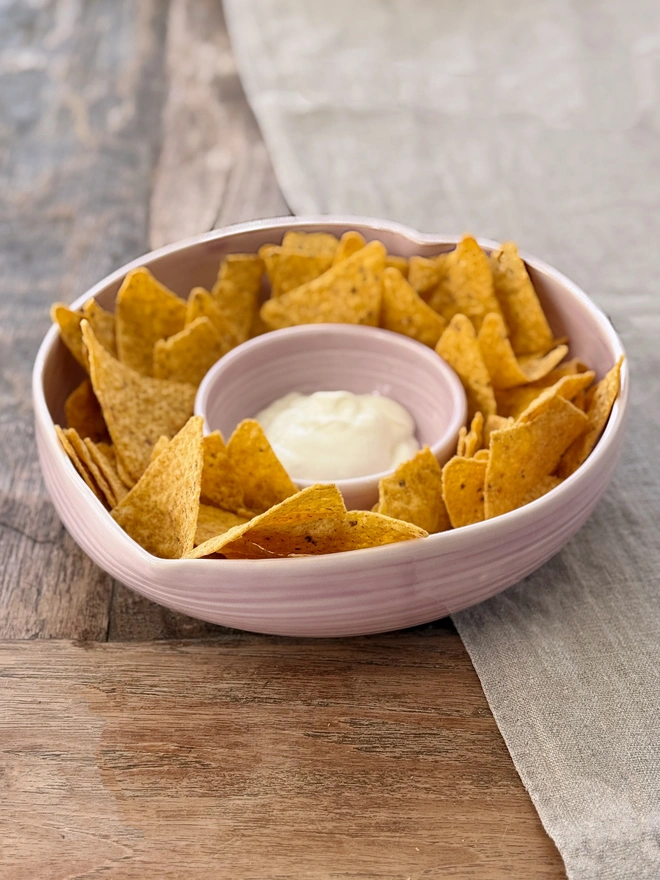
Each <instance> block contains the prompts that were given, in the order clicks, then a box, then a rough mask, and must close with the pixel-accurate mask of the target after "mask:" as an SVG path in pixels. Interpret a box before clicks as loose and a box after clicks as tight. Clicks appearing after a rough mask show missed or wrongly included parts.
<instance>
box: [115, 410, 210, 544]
mask: <svg viewBox="0 0 660 880" xmlns="http://www.w3.org/2000/svg"><path fill="white" fill-rule="evenodd" d="M203 421H204V420H203V419H202V418H201V416H193V417H192V418H191V419H189V421H188V422H187V423H186V424H185V425H184V427H183V428H182V429H181V430H180V431H179V433H178V434H177V435H176V436H175V437H174V438H173V439H172V440H171V441H170V443H168V444H167V446H166V448H165V449H164V450H163V451H162V452H161V454H160V455H159V456H158V458H156V459H155V460H154V461H152V462H151V464H150V465H149V467H148V468H147V469H146V471H145V472H144V474H143V475H142V476H141V477H140V479H139V480H138V482H137V483H136V484H135V486H134V487H133V488H132V489H131V491H130V492H129V493H128V495H126V497H125V498H124V499H122V501H121V502H120V503H119V504H118V505H117V506H116V507H115V508H114V510H113V511H112V518H113V519H114V520H115V522H117V523H119V525H120V526H121V527H122V529H124V531H125V532H127V533H128V534H129V535H130V536H131V538H133V540H134V541H137V543H138V544H140V546H141V547H143V548H144V549H145V550H146V551H147V552H148V553H152V554H153V555H154V556H160V557H161V558H163V559H179V558H180V557H181V556H185V554H186V553H189V552H190V551H191V550H192V548H193V542H194V538H195V532H196V529H197V516H198V513H199V490H200V485H201V480H202V425H203Z"/></svg>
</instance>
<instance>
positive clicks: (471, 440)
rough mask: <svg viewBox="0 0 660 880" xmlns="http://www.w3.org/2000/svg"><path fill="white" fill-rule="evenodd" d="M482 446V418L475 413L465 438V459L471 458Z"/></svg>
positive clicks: (478, 413)
mask: <svg viewBox="0 0 660 880" xmlns="http://www.w3.org/2000/svg"><path fill="white" fill-rule="evenodd" d="M483 445H484V417H483V416H482V414H481V413H480V412H476V413H475V414H474V417H473V419H472V424H471V425H470V430H469V432H468V434H467V436H466V437H465V457H466V458H472V457H473V456H474V454H475V452H477V450H479V449H481V447H482V446H483Z"/></svg>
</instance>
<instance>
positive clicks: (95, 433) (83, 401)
mask: <svg viewBox="0 0 660 880" xmlns="http://www.w3.org/2000/svg"><path fill="white" fill-rule="evenodd" d="M81 338H82V335H81ZM64 415H65V417H66V424H67V427H68V428H73V429H74V430H76V431H77V432H78V434H80V436H81V437H89V438H91V439H92V440H94V441H95V442H96V441H97V440H107V439H108V429H107V428H106V425H105V421H104V419H103V413H102V412H101V407H100V406H99V402H98V400H97V399H96V395H95V394H94V389H93V388H92V383H91V382H90V381H89V379H83V381H82V382H81V383H80V385H78V387H77V388H76V389H75V391H72V392H71V394H69V396H68V397H67V399H66V401H65V403H64Z"/></svg>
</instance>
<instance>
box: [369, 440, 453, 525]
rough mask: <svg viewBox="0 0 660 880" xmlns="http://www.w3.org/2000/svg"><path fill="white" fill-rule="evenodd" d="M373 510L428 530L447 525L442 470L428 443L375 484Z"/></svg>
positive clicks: (447, 518)
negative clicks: (375, 492)
mask: <svg viewBox="0 0 660 880" xmlns="http://www.w3.org/2000/svg"><path fill="white" fill-rule="evenodd" d="M378 495H379V501H378V505H377V507H376V508H375V512H376V513H382V514H383V515H384V516H390V517H392V518H393V519H399V520H403V521H404V522H408V523H412V524H413V525H416V526H419V527H420V528H421V529H424V530H425V531H427V532H429V533H432V532H444V531H445V530H446V529H448V528H449V517H448V516H447V510H446V508H445V504H444V501H443V500H442V470H441V469H440V465H439V464H438V462H437V459H436V457H435V455H433V453H432V452H431V450H430V449H429V448H428V446H425V447H424V448H423V449H420V451H419V452H418V453H417V454H416V455H415V456H414V458H411V459H410V461H404V462H403V464H400V465H399V467H398V468H397V469H396V470H395V471H394V473H393V474H390V475H389V476H388V477H383V479H382V480H381V481H380V483H379V484H378Z"/></svg>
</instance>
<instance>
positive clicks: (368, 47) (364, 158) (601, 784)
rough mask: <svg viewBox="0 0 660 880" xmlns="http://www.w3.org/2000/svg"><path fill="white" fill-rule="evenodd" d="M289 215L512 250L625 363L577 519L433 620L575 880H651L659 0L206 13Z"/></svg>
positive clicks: (658, 818) (657, 519)
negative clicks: (444, 626)
mask: <svg viewBox="0 0 660 880" xmlns="http://www.w3.org/2000/svg"><path fill="white" fill-rule="evenodd" d="M225 12H226V16H227V19H228V25H229V29H230V35H231V38H232V44H233V48H234V51H235V54H236V58H237V63H238V66H239V70H240V73H241V76H242V80H243V84H244V86H245V89H246V91H247V95H248V98H249V100H250V102H251V105H252V107H253V109H254V111H255V113H256V116H257V119H258V121H259V123H260V126H261V129H262V132H263V135H264V137H265V140H266V143H267V146H268V148H269V150H270V154H271V157H272V160H273V163H274V166H275V170H276V173H277V176H278V179H279V182H280V185H281V187H282V190H283V192H284V195H285V197H286V199H287V200H288V202H289V204H290V206H291V208H292V209H293V211H295V212H297V213H308V212H311V213H321V212H340V213H346V212H350V213H355V214H362V215H373V216H376V217H387V218H391V219H395V220H399V221H401V222H404V223H408V224H411V225H412V226H415V227H417V228H418V229H421V230H423V231H428V232H462V231H465V230H470V231H471V232H473V233H474V234H477V235H482V236H486V237H490V238H494V239H500V240H501V239H508V238H513V239H515V240H517V241H518V243H519V244H520V246H521V247H522V248H524V249H525V250H527V251H529V252H531V253H533V254H536V255H538V256H540V257H541V258H543V259H545V260H547V261H549V262H550V263H552V264H554V265H555V266H557V267H558V268H560V269H561V270H562V271H564V272H566V273H567V274H568V275H569V276H570V277H572V278H574V279H575V280H576V281H577V282H578V283H579V284H581V285H582V286H583V287H584V288H585V289H586V290H587V291H588V292H589V293H590V295H591V296H592V297H593V299H595V300H596V302H598V303H599V304H600V305H601V307H602V308H603V309H604V310H605V311H606V312H607V313H608V314H609V315H610V316H611V318H612V320H613V322H614V324H615V326H616V327H617V329H618V331H619V333H620V334H621V336H622V338H623V341H624V344H625V345H626V348H627V351H628V355H629V359H630V362H631V364H632V414H631V418H630V421H629V429H628V440H627V445H626V448H625V452H624V456H623V460H622V462H621V465H620V467H619V470H618V472H617V474H616V477H615V479H614V482H613V484H612V486H611V488H610V489H609V491H608V493H607V495H606V497H605V499H604V500H603V501H602V502H601V504H600V506H599V507H598V509H597V510H596V512H595V513H594V515H593V516H592V517H591V519H590V521H589V522H588V524H587V525H586V526H585V527H584V528H583V529H582V531H581V532H580V533H579V534H578V535H577V536H576V537H575V538H574V539H573V540H572V541H571V542H570V544H569V545H568V546H567V547H566V548H565V549H564V550H563V552H562V553H560V554H559V555H558V556H557V557H556V558H554V559H553V560H551V561H550V562H549V563H547V564H546V565H545V566H543V567H542V568H541V569H540V570H539V571H537V572H536V573H535V574H533V575H531V576H530V577H528V578H526V579H525V581H523V582H522V583H520V584H518V585H516V586H515V587H512V588H511V589H509V590H508V591H506V592H505V593H503V594H502V595H500V596H498V597H496V598H494V599H492V600H491V601H489V602H486V603H484V604H483V605H480V606H479V607H477V608H474V609H471V610H469V611H466V612H463V613H461V614H458V615H456V616H455V618H454V622H455V624H456V626H457V628H458V630H459V632H460V634H461V636H462V638H463V641H464V642H465V645H466V647H467V649H468V651H469V652H470V655H471V657H472V660H473V662H474V665H475V667H476V670H477V672H478V674H479V677H480V679H481V682H482V684H483V687H484V690H485V693H486V696H487V698H488V701H489V703H490V706H491V708H492V710H493V713H494V715H495V718H496V720H497V723H498V725H499V727H500V730H501V731H502V734H503V736H504V738H505V740H506V743H507V745H508V747H509V750H510V752H511V755H512V757H513V760H514V762H515V765H516V767H517V769H518V772H519V773H520V776H521V778H522V780H523V782H524V784H525V785H526V786H527V788H528V790H529V792H530V795H531V797H532V799H533V801H534V803H535V805H536V808H537V809H538V812H539V815H540V817H541V819H542V821H543V824H544V825H545V827H546V829H547V830H548V832H549V834H550V835H551V836H552V837H553V838H554V840H555V842H556V844H557V846H558V848H559V851H560V852H561V854H562V856H563V858H564V862H565V864H566V869H567V872H568V875H569V877H570V878H575V880H578V878H579V880H605V878H612V880H614V878H616V880H658V878H660V674H659V670H660V431H659V427H660V356H659V353H660V2H658V0H626V2H625V3H624V2H620V0H594V2H582V0H544V2H529V0H483V2H476V0H444V2H441V0H410V2H404V0H328V2H326V0H225Z"/></svg>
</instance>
